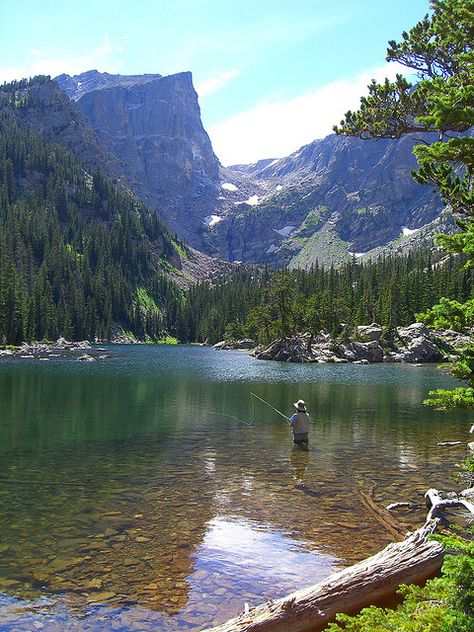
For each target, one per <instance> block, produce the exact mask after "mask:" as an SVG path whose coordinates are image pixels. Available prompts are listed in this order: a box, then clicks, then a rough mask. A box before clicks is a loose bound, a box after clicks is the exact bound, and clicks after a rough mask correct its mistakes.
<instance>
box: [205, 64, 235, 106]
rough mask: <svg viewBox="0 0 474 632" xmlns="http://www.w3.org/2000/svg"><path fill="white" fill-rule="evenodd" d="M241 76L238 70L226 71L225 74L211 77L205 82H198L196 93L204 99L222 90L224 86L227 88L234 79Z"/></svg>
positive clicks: (221, 73)
mask: <svg viewBox="0 0 474 632" xmlns="http://www.w3.org/2000/svg"><path fill="white" fill-rule="evenodd" d="M238 74H239V71H238V70H225V71H223V72H220V73H218V74H217V75H215V76H213V77H209V78H208V79H205V80H204V81H198V82H197V83H196V92H197V93H198V95H199V97H200V98H201V99H202V98H204V97H206V96H208V95H209V94H212V93H214V92H217V91H218V90H221V88H223V87H224V86H226V85H227V84H228V83H229V82H230V81H232V79H234V78H235V77H237V75H238Z"/></svg>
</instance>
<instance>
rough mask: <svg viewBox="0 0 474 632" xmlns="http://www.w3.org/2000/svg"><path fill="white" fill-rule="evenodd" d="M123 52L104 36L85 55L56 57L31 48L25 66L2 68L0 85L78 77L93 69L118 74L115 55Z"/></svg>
mask: <svg viewBox="0 0 474 632" xmlns="http://www.w3.org/2000/svg"><path fill="white" fill-rule="evenodd" d="M123 50H124V49H123V48H122V47H119V48H116V47H115V46H113V44H112V43H111V42H110V39H109V36H108V35H105V36H104V39H103V42H102V44H100V45H99V46H97V47H96V48H94V49H92V50H91V51H90V52H89V53H87V54H85V55H77V56H76V55H75V56H71V57H68V56H67V55H62V56H56V55H51V54H49V53H46V52H44V51H41V50H38V49H35V48H31V49H29V50H28V53H29V54H30V58H29V59H28V61H27V62H25V63H24V64H23V65H21V66H20V65H18V66H10V67H5V68H1V67H0V83H3V82H4V81H12V80H14V79H22V78H23V77H34V76H35V75H51V77H56V76H57V75H60V74H62V73H67V74H69V75H77V74H80V73H81V72H84V71H86V70H91V69H96V70H99V71H102V72H103V71H107V72H111V73H115V72H118V70H119V67H118V65H117V63H116V60H115V58H114V55H116V54H117V53H120V52H122V51H123Z"/></svg>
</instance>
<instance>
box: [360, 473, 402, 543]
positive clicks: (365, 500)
mask: <svg viewBox="0 0 474 632" xmlns="http://www.w3.org/2000/svg"><path fill="white" fill-rule="evenodd" d="M376 488H377V483H375V482H373V483H372V486H371V487H370V489H369V491H368V492H362V491H361V492H359V496H360V499H361V501H362V504H363V505H364V506H365V507H366V509H368V510H369V512H370V513H371V514H372V516H373V517H374V518H375V520H377V522H378V523H379V524H381V525H382V527H383V528H384V529H386V530H387V531H388V532H389V533H390V535H391V536H392V537H393V538H395V540H399V541H401V540H404V539H405V535H406V529H403V528H402V527H401V526H400V525H399V524H398V522H396V520H394V519H393V517H392V515H391V513H390V512H389V511H387V509H385V507H380V506H379V505H377V503H376V502H375V501H374V498H373V495H374V492H375V489H376Z"/></svg>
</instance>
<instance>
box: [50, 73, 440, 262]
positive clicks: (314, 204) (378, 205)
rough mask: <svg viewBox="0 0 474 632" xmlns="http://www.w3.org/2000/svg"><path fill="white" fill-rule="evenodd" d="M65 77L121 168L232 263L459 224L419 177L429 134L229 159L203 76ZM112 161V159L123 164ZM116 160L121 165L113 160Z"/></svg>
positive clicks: (373, 250) (378, 247) (306, 256)
mask: <svg viewBox="0 0 474 632" xmlns="http://www.w3.org/2000/svg"><path fill="white" fill-rule="evenodd" d="M57 82H58V84H59V85H60V86H61V88H62V90H63V91H64V93H65V94H66V95H68V97H69V98H70V99H72V101H73V102H74V104H75V105H76V107H77V109H78V110H79V111H80V112H81V114H82V116H83V118H84V120H87V121H88V123H89V125H90V126H91V128H92V129H93V130H94V132H95V134H96V136H97V138H98V140H99V141H100V143H101V144H102V146H103V147H104V148H105V149H106V150H107V151H108V154H109V155H110V156H111V158H110V159H109V162H110V167H111V168H113V170H114V172H115V173H116V174H117V173H119V172H120V168H119V167H120V166H121V167H122V172H121V174H122V175H121V177H122V178H123V179H124V180H125V181H126V182H127V183H128V184H129V185H130V187H131V188H132V190H133V191H134V192H135V193H136V194H137V195H138V196H139V197H141V198H142V199H143V200H145V201H146V203H147V204H148V205H149V206H151V207H152V208H154V209H156V210H157V212H158V213H159V214H160V215H161V216H162V218H163V219H164V221H165V223H166V224H167V225H168V226H169V227H170V228H171V229H172V230H173V231H175V232H176V233H177V234H178V235H179V236H180V237H182V238H183V239H185V240H186V241H187V242H188V243H189V244H191V245H192V246H193V247H195V248H197V249H199V250H201V251H202V252H205V253H206V254H208V255H211V256H214V257H219V258H221V259H225V260H227V261H234V262H244V263H258V264H269V265H272V266H283V265H289V266H290V267H297V268H309V267H311V265H314V264H315V263H318V264H321V265H324V266H328V265H332V264H335V265H340V264H341V263H343V262H344V261H349V260H350V259H351V257H355V258H356V259H357V260H364V259H370V258H374V257H376V256H377V255H379V254H384V253H387V252H390V253H399V252H400V253H401V252H407V251H408V250H410V249H412V248H414V247H417V246H420V245H426V244H429V245H432V237H433V235H434V234H435V233H436V232H440V231H441V232H444V231H449V230H452V220H451V217H450V215H449V214H448V213H447V214H445V215H442V216H441V217H440V213H441V211H442V209H443V204H442V202H441V201H440V199H439V198H438V197H437V196H436V195H435V194H434V193H433V191H432V189H431V188H430V187H422V186H420V185H418V184H416V183H415V182H414V181H413V179H412V177H411V173H410V172H411V169H413V168H414V167H415V165H416V163H415V159H414V157H413V154H412V147H413V145H414V144H415V143H417V142H419V140H418V139H415V138H413V137H410V136H407V137H404V138H402V139H400V140H380V141H362V140H360V139H357V138H346V137H339V136H334V135H330V136H328V137H326V138H324V139H321V140H315V141H314V142H312V143H310V144H308V145H306V146H304V147H302V148H300V149H299V150H298V151H296V152H294V153H293V154H291V155H290V156H288V157H286V158H281V159H276V160H272V159H265V160H260V161H258V162H257V163H255V164H253V165H235V166H232V167H229V168H223V167H222V166H220V164H219V160H218V158H217V157H216V156H215V154H214V153H213V150H212V146H211V143H210V140H209V137H208V136H207V133H206V132H205V130H204V128H203V125H202V122H201V117H200V109H199V103H198V96H197V94H196V92H195V90H194V87H193V84H192V76H191V73H188V72H184V73H178V74H176V75H171V76H168V77H163V76H161V75H159V74H149V75H110V74H108V73H99V72H97V71H88V72H86V73H82V74H81V75H77V76H74V77H70V76H68V75H61V76H59V77H57ZM111 161H112V162H111ZM113 161H115V164H113Z"/></svg>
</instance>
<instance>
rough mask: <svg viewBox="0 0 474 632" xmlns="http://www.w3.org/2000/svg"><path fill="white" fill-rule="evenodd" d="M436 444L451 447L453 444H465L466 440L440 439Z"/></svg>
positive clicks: (441, 446)
mask: <svg viewBox="0 0 474 632" xmlns="http://www.w3.org/2000/svg"><path fill="white" fill-rule="evenodd" d="M436 445H437V446H438V447H440V448H450V447H451V446H453V445H464V441H438V443H437V444H436Z"/></svg>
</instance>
